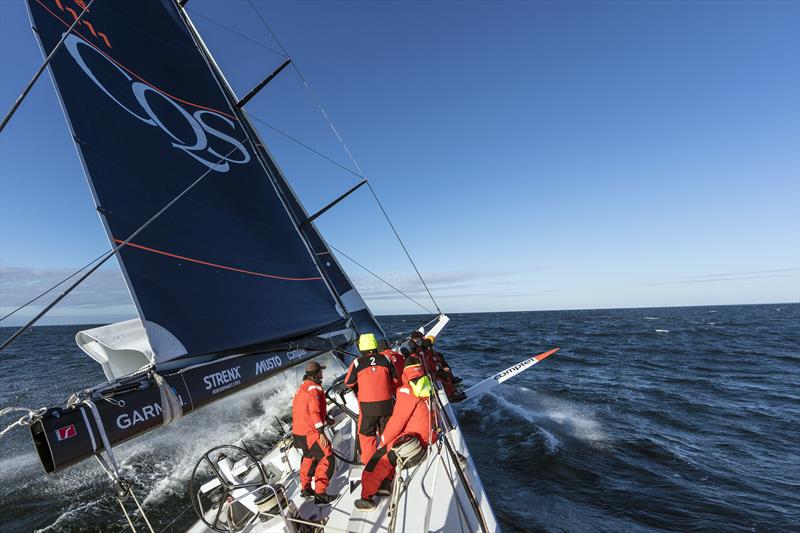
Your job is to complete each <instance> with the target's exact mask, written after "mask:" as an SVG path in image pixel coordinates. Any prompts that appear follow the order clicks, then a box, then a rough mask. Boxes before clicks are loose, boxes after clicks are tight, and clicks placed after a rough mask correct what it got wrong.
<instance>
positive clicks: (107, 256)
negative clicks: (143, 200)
mask: <svg viewBox="0 0 800 533" xmlns="http://www.w3.org/2000/svg"><path fill="white" fill-rule="evenodd" d="M239 142H240V143H241V144H244V143H249V142H250V139H248V138H245V139H243V140H241V141H239ZM238 149H239V148H238V147H236V146H234V147H233V148H232V149H231V151H230V152H228V153H227V154H225V155H224V156H222V158H220V160H219V161H217V162H216V163H215V164H214V166H212V167H209V168H208V170H206V171H205V172H203V173H202V174H201V175H200V177H198V178H197V179H196V180H194V181H193V182H192V183H191V184H189V186H188V187H186V188H185V189H184V190H183V191H181V193H180V194H178V195H177V196H176V197H175V198H173V199H172V200H170V201H169V202H167V204H166V205H165V206H164V207H162V208H161V209H160V210H159V211H158V212H157V213H156V214H154V215H153V216H151V217H150V218H149V219H147V220H146V221H145V222H144V224H142V225H141V226H139V228H138V229H136V231H134V232H133V233H131V234H130V236H128V238H127V239H125V240H124V241H122V242H121V243H119V244H118V245H116V246H115V247H114V248H112V249H111V250H109V251H108V252H106V253H105V254H103V256H102V257H103V258H102V259H101V260H100V261H99V262H98V263H97V264H96V265H95V266H93V267H92V268H91V269H89V271H88V272H86V273H85V274H84V275H83V276H81V277H80V278H78V280H77V281H75V283H73V284H72V285H70V286H69V287H67V288H66V290H64V292H62V293H61V294H60V295H59V296H58V297H57V298H56V299H54V300H53V301H52V302H50V303H49V304H47V305H46V306H45V307H44V309H42V310H41V311H39V313H37V314H36V316H34V317H33V318H32V319H30V320H29V321H28V322H27V323H26V324H25V325H24V326H22V327H20V328H19V329H18V330H17V331H15V332H14V334H13V335H11V336H10V337H9V338H7V339H6V340H5V341H3V344H0V352H2V351H3V350H5V349H6V347H7V346H8V345H9V344H11V343H12V342H14V340H15V339H17V338H18V337H19V336H20V335H22V334H23V333H25V332H26V331H28V329H30V328H31V326H33V325H34V324H35V323H36V322H38V321H39V319H40V318H42V317H43V316H44V315H45V314H47V313H48V312H49V311H50V310H51V309H52V308H53V307H55V306H56V304H58V302H60V301H61V300H63V299H64V298H66V296H67V295H68V294H69V293H71V292H72V291H73V290H74V289H75V288H76V287H77V286H78V285H80V284H81V283H83V281H84V280H86V278H88V277H89V276H91V275H92V274H93V273H94V272H95V271H96V270H97V269H98V268H100V267H101V266H102V265H103V264H104V263H105V262H106V261H108V260H109V259H111V258H112V257H114V256H115V255H116V254H117V252H119V251H120V250H121V249H122V248H123V247H125V246H127V245H128V243H130V242H131V241H132V240H133V239H134V238H135V237H136V236H137V235H139V234H140V233H141V232H142V231H144V230H145V229H146V228H147V227H148V226H150V224H152V223H153V222H154V221H155V220H156V219H157V218H158V217H160V216H161V215H162V214H164V212H165V211H167V210H168V209H169V208H170V207H172V206H173V205H175V203H176V202H177V201H178V200H180V199H181V198H183V197H184V196H185V195H186V194H187V193H188V192H189V191H191V190H192V189H193V188H194V187H195V186H196V185H197V184H198V183H200V182H201V181H203V179H204V178H205V177H206V176H208V175H209V174H210V173H211V171H212V170H214V169H215V168H216V167H217V166H218V165H220V164H221V163H222V162H223V161H226V160H227V158H228V157H229V156H231V155H233V152H235V151H236V150H238Z"/></svg>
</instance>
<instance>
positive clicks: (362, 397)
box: [344, 353, 398, 416]
mask: <svg viewBox="0 0 800 533" xmlns="http://www.w3.org/2000/svg"><path fill="white" fill-rule="evenodd" d="M397 381H398V380H397V376H396V374H395V370H394V365H393V364H392V361H391V360H390V359H389V358H388V357H386V356H385V355H383V354H382V353H376V354H366V355H362V356H361V357H359V358H358V359H356V360H354V361H353V362H352V363H350V368H349V369H348V370H347V376H345V378H344V384H345V385H347V386H348V387H350V388H351V389H353V390H355V391H356V394H357V395H358V403H359V407H360V410H361V414H362V415H365V416H385V415H390V414H392V391H393V390H394V389H395V385H396V383H397Z"/></svg>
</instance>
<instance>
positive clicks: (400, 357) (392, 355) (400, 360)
mask: <svg viewBox="0 0 800 533" xmlns="http://www.w3.org/2000/svg"><path fill="white" fill-rule="evenodd" d="M378 351H379V352H380V353H382V354H383V355H385V356H386V357H388V358H389V361H391V362H392V365H393V366H394V374H395V376H397V377H399V376H402V375H403V366H404V363H405V361H406V356H408V349H406V348H400V351H399V352H395V351H394V350H392V349H391V348H389V343H388V341H386V340H385V339H381V340H379V341H378ZM403 352H405V353H403ZM401 385H402V383H401V382H400V380H399V379H398V380H397V381H395V387H394V389H392V395H394V392H395V390H397V388H399V387H400V386H401Z"/></svg>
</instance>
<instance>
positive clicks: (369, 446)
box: [344, 333, 398, 464]
mask: <svg viewBox="0 0 800 533" xmlns="http://www.w3.org/2000/svg"><path fill="white" fill-rule="evenodd" d="M358 349H359V351H360V352H361V353H362V355H361V357H359V358H358V359H356V360H354V361H353V362H352V363H351V364H350V368H349V369H348V370H347V376H345V379H344V384H345V385H347V386H348V387H350V388H351V389H353V390H354V391H355V392H356V395H357V396H358V442H359V445H360V446H361V462H362V463H364V464H367V461H369V459H370V457H372V454H373V453H375V448H376V447H377V444H376V443H377V440H378V435H379V434H380V433H381V432H382V431H383V428H384V426H385V425H386V421H387V420H388V419H389V416H390V415H391V414H392V405H393V403H394V402H393V401H392V391H394V389H395V388H396V381H398V379H397V377H396V375H395V371H394V365H393V364H392V362H391V361H390V360H389V359H388V358H387V357H386V356H385V355H383V354H382V353H378V340H377V339H376V338H375V335H373V334H372V333H365V334H364V335H361V337H360V338H359V339H358Z"/></svg>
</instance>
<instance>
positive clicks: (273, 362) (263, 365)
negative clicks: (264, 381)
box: [256, 355, 283, 376]
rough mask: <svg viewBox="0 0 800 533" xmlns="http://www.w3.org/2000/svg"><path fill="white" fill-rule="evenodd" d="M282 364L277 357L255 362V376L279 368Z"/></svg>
mask: <svg viewBox="0 0 800 533" xmlns="http://www.w3.org/2000/svg"><path fill="white" fill-rule="evenodd" d="M282 364H283V360H282V359H281V358H280V357H279V356H277V355H274V356H272V357H267V358H266V359H262V360H260V361H256V376H260V375H261V374H263V373H265V372H269V371H270V370H275V369H276V368H280V367H281V365H282Z"/></svg>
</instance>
